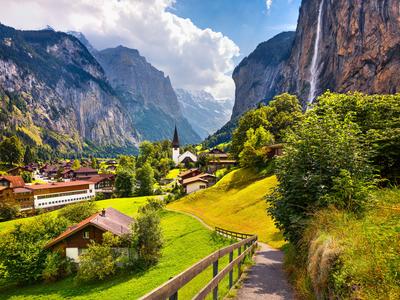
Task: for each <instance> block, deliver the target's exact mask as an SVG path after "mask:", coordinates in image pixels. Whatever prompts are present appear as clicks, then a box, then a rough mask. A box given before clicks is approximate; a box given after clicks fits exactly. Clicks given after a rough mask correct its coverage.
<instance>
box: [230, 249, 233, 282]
mask: <svg viewBox="0 0 400 300" xmlns="http://www.w3.org/2000/svg"><path fill="white" fill-rule="evenodd" d="M232 260H233V251H231V252H230V253H229V263H231V262H232ZM232 286H233V268H232V270H230V271H229V289H231V288H232Z"/></svg>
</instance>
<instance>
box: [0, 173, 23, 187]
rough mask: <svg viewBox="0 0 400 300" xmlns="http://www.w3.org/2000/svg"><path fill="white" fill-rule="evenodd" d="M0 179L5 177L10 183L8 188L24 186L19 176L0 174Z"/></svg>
mask: <svg viewBox="0 0 400 300" xmlns="http://www.w3.org/2000/svg"><path fill="white" fill-rule="evenodd" d="M0 179H5V180H7V181H8V182H9V183H10V188H16V187H24V185H25V182H24V180H23V179H22V177H21V176H8V175H3V176H0Z"/></svg>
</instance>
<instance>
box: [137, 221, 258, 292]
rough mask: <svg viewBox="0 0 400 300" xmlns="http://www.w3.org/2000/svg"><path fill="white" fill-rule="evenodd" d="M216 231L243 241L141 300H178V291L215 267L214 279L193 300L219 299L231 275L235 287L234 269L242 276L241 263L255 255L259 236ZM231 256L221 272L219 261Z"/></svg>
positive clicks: (212, 256) (211, 257) (217, 229)
mask: <svg viewBox="0 0 400 300" xmlns="http://www.w3.org/2000/svg"><path fill="white" fill-rule="evenodd" d="M215 231H216V232H217V233H219V234H222V235H227V236H230V237H234V238H238V239H241V240H240V241H238V242H237V243H235V244H232V245H230V246H227V247H225V248H222V249H219V250H217V251H215V252H213V253H211V254H210V255H209V256H207V257H205V258H203V259H202V260H200V261H198V262H197V263H195V264H194V265H193V266H191V267H190V268H188V269H187V270H185V271H183V272H182V273H180V274H179V275H177V276H175V277H174V278H172V279H170V280H169V281H167V282H166V283H164V284H163V285H161V286H159V287H158V288H156V289H154V290H153V291H151V292H150V293H148V294H147V295H145V296H143V297H142V298H141V300H164V299H169V300H178V291H179V289H181V288H182V287H184V286H185V285H186V284H187V283H188V282H189V281H191V280H192V279H193V278H194V277H196V276H197V275H199V274H200V273H201V272H203V271H204V270H205V269H207V268H208V267H209V266H211V265H212V266H213V273H212V275H213V278H212V279H211V280H210V281H209V282H208V283H207V284H206V285H205V286H204V287H203V288H202V289H201V290H200V292H198V294H197V295H196V296H194V298H193V299H196V300H199V299H204V298H205V297H206V296H207V295H208V294H210V293H211V292H212V293H213V299H214V300H216V299H218V284H219V283H220V282H221V281H222V280H223V279H224V278H225V276H227V275H228V274H229V288H232V286H233V269H234V267H235V266H237V267H238V272H239V275H240V268H241V263H242V262H243V261H244V259H245V258H246V256H249V255H253V253H254V251H255V249H256V247H257V236H256V235H251V234H246V233H240V232H234V231H230V230H226V229H223V228H219V227H216V228H215ZM242 248H243V251H242ZM235 250H237V257H236V258H234V251H235ZM226 255H229V264H228V265H227V266H225V267H224V268H223V269H222V270H221V271H220V272H219V271H218V261H219V259H221V258H223V257H224V256H226Z"/></svg>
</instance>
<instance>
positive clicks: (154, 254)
mask: <svg viewBox="0 0 400 300" xmlns="http://www.w3.org/2000/svg"><path fill="white" fill-rule="evenodd" d="M155 207H156V208H157V206H155ZM132 231H133V246H134V248H135V249H136V251H137V254H138V259H139V263H140V264H142V265H143V266H144V267H148V266H151V265H153V264H155V263H157V261H158V260H159V258H160V257H161V250H162V247H163V244H164V243H163V238H162V232H161V225H160V217H159V215H158V210H157V209H154V207H152V205H150V206H148V207H147V208H145V209H142V210H140V213H139V215H138V217H137V219H136V222H134V223H133V229H132Z"/></svg>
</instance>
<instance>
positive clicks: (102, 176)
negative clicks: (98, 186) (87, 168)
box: [87, 174, 114, 183]
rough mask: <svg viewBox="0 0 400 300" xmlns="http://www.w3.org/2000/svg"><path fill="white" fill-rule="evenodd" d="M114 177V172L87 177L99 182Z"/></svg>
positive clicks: (91, 180) (93, 181)
mask: <svg viewBox="0 0 400 300" xmlns="http://www.w3.org/2000/svg"><path fill="white" fill-rule="evenodd" d="M113 177H114V175H113V174H101V175H94V176H92V177H90V178H88V179H87V181H90V182H92V183H99V182H101V181H103V180H106V179H107V180H108V179H112V178H113Z"/></svg>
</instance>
